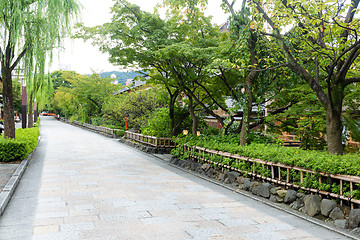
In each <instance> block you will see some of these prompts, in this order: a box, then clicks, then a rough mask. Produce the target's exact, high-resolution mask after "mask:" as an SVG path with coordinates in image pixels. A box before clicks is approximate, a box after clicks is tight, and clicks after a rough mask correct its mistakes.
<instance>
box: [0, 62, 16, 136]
mask: <svg viewBox="0 0 360 240" xmlns="http://www.w3.org/2000/svg"><path fill="white" fill-rule="evenodd" d="M1 73H2V79H3V103H4V128H5V129H4V138H15V121H14V98H13V87H12V75H11V70H10V67H9V66H5V65H4V64H3V65H2V66H1Z"/></svg>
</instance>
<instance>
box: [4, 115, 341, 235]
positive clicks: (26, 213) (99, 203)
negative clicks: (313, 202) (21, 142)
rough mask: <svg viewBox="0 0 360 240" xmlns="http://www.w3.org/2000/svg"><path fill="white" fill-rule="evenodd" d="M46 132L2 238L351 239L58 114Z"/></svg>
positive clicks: (44, 123)
mask: <svg viewBox="0 0 360 240" xmlns="http://www.w3.org/2000/svg"><path fill="white" fill-rule="evenodd" d="M41 134H42V139H41V142H40V144H39V147H38V149H37V151H36V153H35V157H34V159H33V160H32V161H31V163H30V165H29V167H28V169H27V170H26V172H25V174H24V176H23V178H22V181H21V182H20V184H19V186H18V188H17V190H16V192H15V195H14V196H13V199H12V200H11V202H10V204H9V205H8V208H7V209H6V211H5V212H4V214H3V216H1V217H0V239H1V240H8V239H12V240H15V239H16V240H26V239H33V240H57V239H61V240H72V239H99V240H100V239H101V240H107V239H109V240H110V239H120V240H123V239H151V240H154V239H156V240H158V239H164V240H170V239H177V240H178V239H180V240H182V239H219V240H220V239H236V240H242V239H259V240H265V239H274V240H278V239H302V240H305V239H306V240H314V239H346V238H345V237H344V236H341V235H338V234H336V233H334V232H332V231H329V230H326V229H324V228H321V227H318V226H316V225H313V224H311V223H308V222H306V221H304V220H302V219H299V218H297V217H294V216H292V215H289V214H287V213H284V212H282V211H280V210H277V209H274V208H271V207H268V206H266V205H263V204H261V203H258V202H256V201H254V200H251V199H249V198H246V197H244V196H241V195H239V194H235V193H233V192H231V191H229V190H226V189H224V188H222V187H220V186H217V185H214V184H212V183H209V182H207V181H204V180H202V179H199V178H197V177H195V176H192V175H190V174H188V173H186V172H183V171H180V170H178V169H175V168H173V167H171V166H169V165H168V164H167V163H165V162H162V161H160V160H158V159H156V158H154V157H152V156H148V155H145V154H142V153H139V152H137V151H135V150H132V149H131V148H128V147H126V146H123V145H121V144H120V143H118V142H116V140H114V139H109V138H106V137H103V136H101V135H97V134H95V133H92V132H89V131H86V130H83V129H79V128H76V127H73V126H70V125H67V124H65V123H61V122H58V121H56V120H55V119H54V118H52V117H42V119H41Z"/></svg>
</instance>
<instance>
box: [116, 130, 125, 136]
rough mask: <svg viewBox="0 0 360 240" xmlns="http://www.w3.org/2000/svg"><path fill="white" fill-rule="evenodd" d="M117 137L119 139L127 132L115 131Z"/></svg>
mask: <svg viewBox="0 0 360 240" xmlns="http://www.w3.org/2000/svg"><path fill="white" fill-rule="evenodd" d="M114 132H115V135H116V136H118V137H123V136H124V135H125V130H122V129H119V130H115V131H114Z"/></svg>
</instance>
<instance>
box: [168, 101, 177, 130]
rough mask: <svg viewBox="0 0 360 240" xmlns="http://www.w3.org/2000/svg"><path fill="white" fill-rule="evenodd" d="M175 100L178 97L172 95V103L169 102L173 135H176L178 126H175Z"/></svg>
mask: <svg viewBox="0 0 360 240" xmlns="http://www.w3.org/2000/svg"><path fill="white" fill-rule="evenodd" d="M175 99H176V96H174V95H172V94H170V102H169V117H170V124H171V135H173V136H174V135H175V132H176V126H175Z"/></svg>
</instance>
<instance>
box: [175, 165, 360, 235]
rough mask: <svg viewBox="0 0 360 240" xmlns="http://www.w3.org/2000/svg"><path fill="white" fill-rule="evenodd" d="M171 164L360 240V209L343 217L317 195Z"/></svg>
mask: <svg viewBox="0 0 360 240" xmlns="http://www.w3.org/2000/svg"><path fill="white" fill-rule="evenodd" d="M170 163H172V164H174V165H177V166H179V167H182V168H184V169H187V170H191V171H194V172H196V173H197V174H200V175H202V176H204V177H205V178H210V179H212V180H214V181H217V182H220V183H222V184H225V185H227V186H228V187H230V188H232V189H234V190H235V191H239V190H245V191H248V192H250V193H251V194H253V195H255V196H257V197H263V198H266V199H268V200H270V201H271V202H272V203H275V204H287V206H288V207H290V208H291V209H293V210H297V211H299V213H300V212H301V213H303V214H305V215H306V216H308V217H314V218H316V219H317V220H320V221H323V222H326V223H329V222H332V223H333V224H332V225H333V226H334V227H336V228H338V229H341V230H342V231H343V230H350V229H352V230H351V232H350V233H352V234H355V235H357V238H360V227H359V223H360V209H353V210H350V208H349V209H346V216H345V214H344V213H343V211H342V210H341V209H340V206H338V205H337V204H336V203H335V202H334V201H332V200H329V199H322V198H321V197H320V196H319V195H312V194H309V195H308V194H305V193H302V192H296V191H295V190H292V189H283V188H282V187H279V186H275V185H272V184H270V183H267V182H259V181H256V180H253V179H250V178H247V177H244V176H241V174H240V173H239V172H236V171H227V170H224V169H215V168H213V167H212V166H210V165H209V164H207V163H205V164H201V163H198V162H196V161H193V160H180V159H178V158H172V160H171V161H170ZM284 207H285V205H284ZM357 238H356V239H357Z"/></svg>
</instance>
